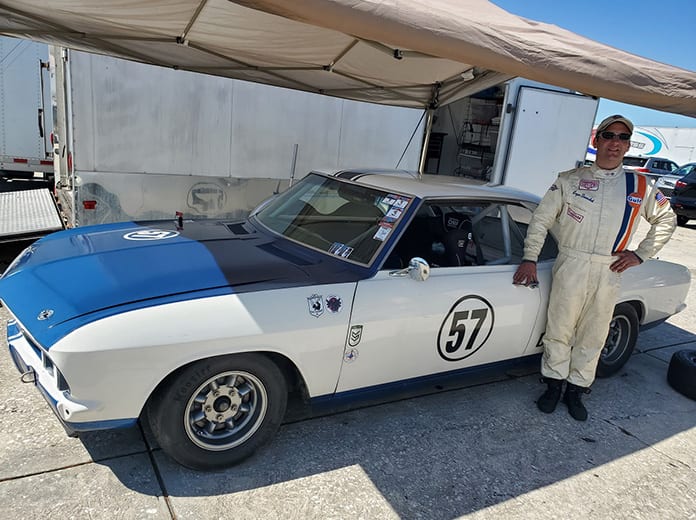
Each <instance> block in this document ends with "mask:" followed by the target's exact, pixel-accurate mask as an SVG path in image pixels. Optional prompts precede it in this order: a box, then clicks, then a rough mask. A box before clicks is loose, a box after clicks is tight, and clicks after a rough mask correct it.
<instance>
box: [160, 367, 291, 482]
mask: <svg viewBox="0 0 696 520" xmlns="http://www.w3.org/2000/svg"><path fill="white" fill-rule="evenodd" d="M286 405H287V385H286V382H285V378H284V376H283V373H282V372H281V371H280V369H279V368H278V367H277V366H276V365H275V363H273V362H272V361H270V360H269V359H268V358H266V357H264V356H261V355H258V354H237V355H231V356H223V357H218V358H210V359H205V360H201V361H198V362H196V363H193V364H191V365H189V366H187V367H185V368H183V369H182V370H180V371H179V372H177V373H175V374H174V375H173V376H172V377H170V378H169V379H168V380H167V381H166V383H165V385H164V386H163V387H162V388H161V389H159V390H158V391H157V393H156V394H155V395H154V396H153V397H152V399H151V400H150V402H149V403H148V418H149V422H150V427H151V428H152V431H153V433H154V435H155V438H156V439H157V442H158V443H159V445H160V446H161V447H162V449H163V450H164V452H165V453H167V454H168V455H169V456H170V457H172V458H173V459H174V460H176V461H177V462H179V463H180V464H182V465H184V466H187V467H189V468H192V469H198V470H210V469H220V468H224V467H228V466H231V465H233V464H236V463H238V462H241V461H242V460H244V459H246V458H247V457H249V456H251V455H252V454H253V453H254V452H255V451H256V450H257V449H258V448H259V447H260V446H262V445H263V444H265V443H266V442H268V441H269V440H270V439H271V437H272V436H273V435H274V434H275V432H276V430H277V429H278V427H279V426H280V423H281V421H282V419H283V416H284V414H285V408H286Z"/></svg>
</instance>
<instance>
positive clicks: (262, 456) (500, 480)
mask: <svg viewBox="0 0 696 520" xmlns="http://www.w3.org/2000/svg"><path fill="white" fill-rule="evenodd" d="M639 232H640V230H639ZM23 245H24V244H21V245H14V246H13V245H7V244H4V245H0V269H4V266H5V265H6V264H7V263H8V262H9V259H10V258H11V257H13V256H14V254H16V253H17V252H18V251H19V250H20V249H21V247H22V246H23ZM660 258H662V259H665V260H670V261H675V262H678V263H682V264H684V265H687V266H688V267H689V269H690V270H691V273H692V277H694V278H696V222H693V223H692V224H691V225H689V226H687V227H685V228H678V229H677V231H676V233H675V236H674V237H673V239H672V240H671V241H670V243H669V244H668V245H667V246H666V247H665V249H664V250H663V251H662V252H661V254H660ZM75 283H79V280H76V281H75ZM693 285H696V283H695V284H692V289H691V291H690V293H689V296H688V300H687V304H688V305H689V307H688V308H687V309H686V310H685V311H683V312H682V313H680V314H678V315H676V316H673V317H672V318H670V320H669V321H668V322H666V323H664V324H662V325H660V326H658V327H655V328H653V329H650V330H647V331H645V332H643V333H641V334H640V336H639V340H638V346H637V350H636V353H635V355H634V356H633V357H632V358H631V360H630V361H629V362H628V364H627V365H626V367H625V368H624V369H623V370H621V371H620V372H619V374H617V375H616V376H614V377H611V378H607V379H600V380H597V381H596V382H595V384H594V385H593V391H592V394H591V395H590V396H588V397H587V398H586V399H585V401H586V403H587V405H588V409H589V412H590V418H589V420H588V421H587V422H585V423H579V422H576V421H574V420H573V419H572V418H571V417H570V416H569V415H568V413H567V410H566V408H565V407H564V406H562V405H560V406H559V407H558V409H557V410H556V412H555V413H554V414H551V415H545V414H542V413H541V412H538V411H537V409H536V406H535V405H534V401H535V399H536V398H537V397H538V395H539V393H540V392H541V391H542V390H543V388H542V386H541V385H540V384H539V382H538V378H539V375H538V373H536V372H535V371H528V372H521V371H518V372H509V373H501V374H500V376H499V377H497V378H496V380H495V381H493V382H490V383H486V384H478V385H475V386H471V387H467V388H463V389H457V390H448V389H447V388H445V389H443V391H442V392H440V393H437V394H433V395H428V396H424V397H418V398H413V399H407V400H402V401H398V402H392V403H388V404H383V405H379V406H371V407H367V408H362V409H359V410H354V411H351V412H346V413H340V414H335V415H331V416H325V417H321V418H315V419H309V420H303V421H299V422H293V423H290V424H286V425H284V426H282V427H281V429H280V431H279V433H278V435H277V437H276V438H275V439H274V440H273V442H272V443H271V444H270V445H269V446H268V447H266V448H265V449H263V450H261V451H260V452H259V453H257V454H256V455H255V456H254V457H253V458H251V459H249V460H247V461H246V462H244V463H242V464H240V465H238V466H236V467H233V468H230V469H228V470H225V471H221V472H213V473H201V472H195V471H191V470H188V469H185V468H183V467H181V466H178V465H177V464H175V463H173V462H172V461H171V460H170V459H168V458H167V457H166V456H165V455H164V454H163V453H162V452H161V450H160V449H159V448H158V447H157V446H156V444H155V443H154V442H153V441H152V439H151V437H150V436H149V435H148V433H147V432H146V431H143V429H141V427H139V426H138V427H134V428H130V429H126V430H115V431H111V432H94V433H90V434H85V435H83V436H81V437H80V438H77V439H76V438H69V437H67V436H66V435H65V433H64V431H63V429H62V427H61V426H60V425H59V424H58V421H57V420H56V419H55V418H54V416H53V414H52V412H51V411H50V409H49V408H48V405H47V404H46V403H45V402H44V400H43V398H42V397H41V396H40V395H39V393H38V391H36V389H34V388H32V387H31V385H28V384H23V383H21V382H20V381H19V374H18V372H17V371H16V369H15V367H14V365H13V364H12V361H11V360H10V357H9V355H8V353H7V344H6V341H5V325H6V321H7V313H6V311H5V310H4V309H0V334H1V335H2V339H1V340H0V341H1V343H0V518H1V519H15V518H16V519H20V518H21V519H34V518H36V519H39V518H40V519H50V518H56V519H61V520H62V519H82V518H90V519H102V518H103V519H114V518H123V519H141V518H143V519H169V518H177V519H232V518H234V519H276V518H277V519H322V520H324V519H347V518H350V519H361V518H364V519H373V518H375V519H396V518H404V519H454V518H467V519H469V518H471V519H489V518H496V519H498V518H523V519H526V518H529V519H535V520H537V519H546V518H549V519H551V518H559V519H563V518H573V519H583V518H593V519H604V518H607V519H609V518H610V519H628V518H630V519H651V520H652V519H694V518H696V401H693V400H690V399H688V398H686V397H684V396H682V395H680V394H679V393H677V392H676V391H674V390H673V389H672V388H671V387H670V386H669V385H668V384H667V381H666V373H667V366H668V363H669V360H670V357H671V355H672V354H673V353H674V352H675V351H677V350H681V349H684V348H692V349H694V348H696V288H694V286H693Z"/></svg>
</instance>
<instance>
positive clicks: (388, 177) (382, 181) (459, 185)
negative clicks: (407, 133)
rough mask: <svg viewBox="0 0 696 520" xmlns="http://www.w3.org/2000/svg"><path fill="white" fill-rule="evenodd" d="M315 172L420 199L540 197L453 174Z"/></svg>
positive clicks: (536, 200)
mask: <svg viewBox="0 0 696 520" xmlns="http://www.w3.org/2000/svg"><path fill="white" fill-rule="evenodd" d="M314 172H315V173H320V174H324V175H330V176H334V177H339V178H341V179H347V180H351V181H353V182H355V183H357V184H363V185H366V186H370V187H373V188H379V189H382V190H385V191H396V192H400V193H404V194H409V195H414V196H416V197H419V198H439V199H446V198H453V197H462V198H476V197H482V198H489V199H499V200H515V201H521V202H531V203H533V204H538V203H539V200H540V197H538V196H536V195H534V194H532V193H528V192H526V191H522V190H518V189H515V188H509V187H507V186H491V185H484V184H481V183H480V181H478V182H477V181H476V180H474V179H467V178H464V177H453V176H450V175H430V174H422V175H419V174H418V172H415V171H410V170H387V169H355V170H331V171H326V170H314Z"/></svg>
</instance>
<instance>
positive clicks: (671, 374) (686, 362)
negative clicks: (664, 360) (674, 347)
mask: <svg viewBox="0 0 696 520" xmlns="http://www.w3.org/2000/svg"><path fill="white" fill-rule="evenodd" d="M667 382H668V383H669V385H670V386H671V387H672V388H674V389H675V390H676V391H677V392H679V393H680V394H684V395H685V396H686V397H689V398H691V399H694V400H696V350H680V351H678V352H675V353H674V354H672V358H671V359H670V361H669V369H668V370H667Z"/></svg>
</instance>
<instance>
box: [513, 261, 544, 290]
mask: <svg viewBox="0 0 696 520" xmlns="http://www.w3.org/2000/svg"><path fill="white" fill-rule="evenodd" d="M512 283H513V284H515V285H530V284H538V283H539V279H538V278H537V266H536V264H535V263H534V262H529V261H526V262H524V261H523V262H522V263H521V264H520V265H519V267H518V268H517V271H515V274H514V275H513V277H512Z"/></svg>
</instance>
